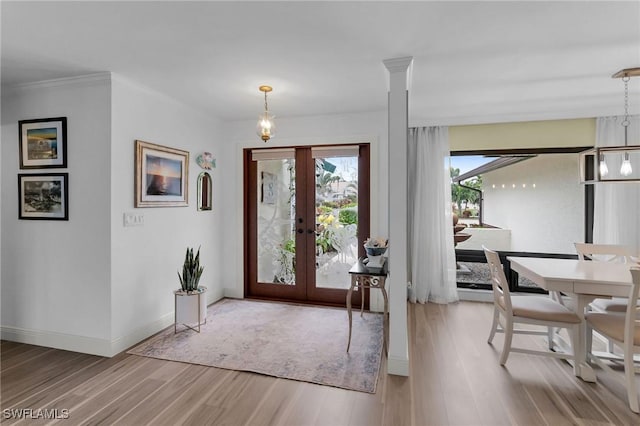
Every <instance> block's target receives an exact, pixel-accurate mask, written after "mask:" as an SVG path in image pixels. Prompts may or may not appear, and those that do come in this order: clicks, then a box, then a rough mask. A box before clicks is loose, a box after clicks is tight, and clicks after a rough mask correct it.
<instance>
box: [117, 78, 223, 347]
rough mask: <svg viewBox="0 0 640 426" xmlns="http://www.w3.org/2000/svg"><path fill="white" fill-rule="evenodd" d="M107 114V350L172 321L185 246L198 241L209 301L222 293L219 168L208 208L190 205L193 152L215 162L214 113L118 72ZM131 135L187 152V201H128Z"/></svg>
mask: <svg viewBox="0 0 640 426" xmlns="http://www.w3.org/2000/svg"><path fill="white" fill-rule="evenodd" d="M112 116H113V124H112V138H111V183H112V187H111V200H112V204H111V219H110V224H111V230H112V231H111V259H112V262H111V274H112V280H111V298H112V309H111V326H112V336H113V339H114V342H113V344H114V350H116V349H117V350H123V349H125V348H127V347H128V346H130V345H132V344H134V343H136V342H138V341H140V340H141V339H143V338H145V337H147V336H149V335H150V334H152V333H155V332H157V331H159V330H161V329H162V328H164V327H166V326H167V325H169V324H171V323H173V310H174V300H173V293H172V292H173V290H175V289H177V288H179V287H180V283H179V281H178V276H177V271H178V270H179V269H180V268H181V267H182V262H183V259H184V254H185V250H186V248H187V247H188V246H189V247H194V248H195V249H196V250H197V248H198V247H200V256H201V263H202V264H203V266H204V273H203V274H202V278H201V281H200V284H201V285H204V286H207V287H208V289H209V292H208V294H207V299H208V302H209V303H211V302H213V301H215V300H218V299H220V298H221V297H222V294H223V284H222V282H221V269H222V268H223V265H224V264H225V263H226V261H224V259H223V254H222V251H221V250H222V248H223V247H224V244H223V239H222V235H221V233H222V228H223V227H222V226H220V224H221V222H220V218H221V216H222V213H223V212H224V211H225V204H226V203H225V202H224V200H223V197H222V196H221V192H222V186H223V183H222V181H223V179H222V175H221V174H220V170H219V169H213V170H212V171H211V175H212V178H213V210H212V211H200V212H199V211H197V208H196V205H197V177H198V174H199V173H200V172H201V171H202V169H201V168H200V167H199V166H198V165H197V164H196V156H197V155H198V154H199V153H202V152H203V151H208V152H211V153H212V154H213V155H214V157H218V162H219V152H220V147H221V146H222V141H223V140H224V137H223V135H222V134H221V128H220V123H219V122H218V121H217V120H216V119H215V118H213V117H211V116H207V115H205V114H204V113H201V112H199V111H196V110H194V109H192V108H190V107H188V106H185V105H183V104H181V103H178V102H176V101H174V100H173V99H171V98H168V97H166V96H165V95H162V94H159V93H157V92H154V91H151V90H148V89H146V88H144V87H142V86H140V85H138V84H136V83H133V82H130V81H126V80H124V79H122V78H120V77H118V76H114V79H113V98H112ZM136 139H139V140H143V141H147V142H152V143H155V144H159V145H165V146H170V147H173V148H178V149H183V150H186V151H189V152H190V160H189V189H188V192H189V206H188V207H159V208H139V209H135V208H134V179H135V170H134V146H135V145H134V144H135V142H134V141H135V140H136ZM125 212H135V213H142V214H143V215H144V225H143V226H139V227H124V226H123V214H124V213H125ZM117 350H116V352H117ZM114 353H115V352H114Z"/></svg>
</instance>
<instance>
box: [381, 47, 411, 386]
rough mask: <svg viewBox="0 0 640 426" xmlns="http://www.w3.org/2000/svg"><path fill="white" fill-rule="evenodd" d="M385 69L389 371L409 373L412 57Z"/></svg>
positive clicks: (391, 62) (389, 61) (391, 61)
mask: <svg viewBox="0 0 640 426" xmlns="http://www.w3.org/2000/svg"><path fill="white" fill-rule="evenodd" d="M383 62H384V65H385V67H387V70H389V145H388V146H389V152H388V158H389V247H390V248H389V279H388V282H389V284H388V285H389V299H390V300H389V319H390V321H389V354H388V358H387V359H388V363H387V366H388V368H387V370H388V372H389V374H395V375H398V376H408V375H409V340H408V335H407V282H408V262H409V259H408V236H407V188H408V185H407V132H408V126H409V125H408V89H409V84H408V83H409V82H408V78H409V73H410V66H411V63H412V62H413V58H412V57H406V58H395V59H387V60H384V61H383Z"/></svg>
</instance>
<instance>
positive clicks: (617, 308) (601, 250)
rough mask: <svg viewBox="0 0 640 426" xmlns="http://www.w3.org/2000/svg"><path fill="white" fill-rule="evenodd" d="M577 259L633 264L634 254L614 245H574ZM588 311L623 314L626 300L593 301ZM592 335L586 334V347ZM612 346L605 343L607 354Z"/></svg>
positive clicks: (627, 249) (623, 247)
mask: <svg viewBox="0 0 640 426" xmlns="http://www.w3.org/2000/svg"><path fill="white" fill-rule="evenodd" d="M574 245H575V247H576V252H577V253H578V259H580V260H587V261H588V260H591V261H594V262H596V261H597V262H619V263H634V261H635V259H634V254H636V253H635V252H634V251H633V250H632V249H631V248H630V247H626V246H622V245H616V244H592V243H574ZM589 309H590V310H592V311H596V312H604V313H618V314H621V315H622V314H623V313H624V312H625V311H626V310H627V299H625V298H620V297H614V298H611V299H594V300H593V301H592V302H591V303H590V304H589ZM591 338H592V334H591V333H588V334H587V347H591ZM613 346H614V344H613V342H612V341H611V340H609V341H608V342H607V348H608V351H609V353H611V354H613V353H614V347H613Z"/></svg>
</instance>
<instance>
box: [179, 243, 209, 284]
mask: <svg viewBox="0 0 640 426" xmlns="http://www.w3.org/2000/svg"><path fill="white" fill-rule="evenodd" d="M203 270H204V266H200V247H198V252H197V253H196V255H195V256H194V255H193V248H189V247H187V254H186V255H185V258H184V265H182V276H181V275H180V271H178V278H179V279H180V285H181V287H182V291H186V292H192V291H197V290H198V282H199V281H200V276H201V275H202V271H203Z"/></svg>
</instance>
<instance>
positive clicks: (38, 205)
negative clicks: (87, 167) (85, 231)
mask: <svg viewBox="0 0 640 426" xmlns="http://www.w3.org/2000/svg"><path fill="white" fill-rule="evenodd" d="M18 196H19V198H20V199H19V203H18V204H19V213H18V219H41V220H42V219H44V220H69V174H68V173H37V174H18Z"/></svg>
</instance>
